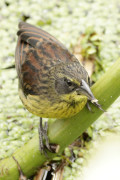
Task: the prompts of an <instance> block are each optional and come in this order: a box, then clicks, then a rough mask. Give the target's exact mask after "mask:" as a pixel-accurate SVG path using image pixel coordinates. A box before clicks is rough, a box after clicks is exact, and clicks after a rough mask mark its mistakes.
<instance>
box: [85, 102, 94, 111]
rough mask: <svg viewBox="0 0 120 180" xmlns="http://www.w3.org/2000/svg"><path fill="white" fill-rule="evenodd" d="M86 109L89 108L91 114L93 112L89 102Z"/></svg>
mask: <svg viewBox="0 0 120 180" xmlns="http://www.w3.org/2000/svg"><path fill="white" fill-rule="evenodd" d="M86 107H87V109H88V110H89V111H90V112H93V111H92V109H91V107H90V104H89V101H87V104H86Z"/></svg>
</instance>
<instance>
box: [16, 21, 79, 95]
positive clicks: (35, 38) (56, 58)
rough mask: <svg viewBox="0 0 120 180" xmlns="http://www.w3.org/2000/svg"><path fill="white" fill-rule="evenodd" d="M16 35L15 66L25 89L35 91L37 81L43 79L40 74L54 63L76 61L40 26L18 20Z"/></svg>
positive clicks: (46, 71) (45, 72) (44, 72)
mask: <svg viewBox="0 0 120 180" xmlns="http://www.w3.org/2000/svg"><path fill="white" fill-rule="evenodd" d="M17 35H18V43H17V47H16V55H15V59H16V68H17V72H18V77H19V79H20V81H21V84H22V86H23V85H24V86H25V87H26V88H27V90H26V91H29V92H31V93H32V92H33V89H34V91H35V90H36V89H37V87H36V85H37V84H39V83H38V81H40V82H41V81H42V79H44V78H43V77H41V76H45V74H46V75H47V74H48V70H49V69H50V68H51V67H53V66H54V65H56V64H58V63H61V62H62V63H66V62H67V63H70V62H73V61H76V58H75V57H74V56H73V55H72V54H71V53H70V52H69V51H68V50H67V49H66V48H65V47H64V45H63V44H62V43H60V42H59V41H58V40H57V39H56V38H54V37H53V36H51V35H50V34H49V33H47V32H45V31H44V30H42V29H40V28H37V27H35V26H32V25H30V24H28V23H25V22H20V23H19V31H18V33H17ZM41 83H42V82H41ZM37 86H38V85H37ZM25 87H24V88H25ZM31 87H32V90H30V89H31Z"/></svg>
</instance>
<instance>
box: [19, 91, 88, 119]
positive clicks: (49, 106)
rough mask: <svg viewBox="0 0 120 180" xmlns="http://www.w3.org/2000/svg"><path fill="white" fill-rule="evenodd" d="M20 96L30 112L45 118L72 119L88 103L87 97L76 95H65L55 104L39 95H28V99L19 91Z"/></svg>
mask: <svg viewBox="0 0 120 180" xmlns="http://www.w3.org/2000/svg"><path fill="white" fill-rule="evenodd" d="M19 95H20V98H21V100H22V102H23V104H24V106H25V107H26V109H27V110H28V111H30V112H31V113H33V114H35V115H37V116H39V117H45V118H67V117H71V116H73V115H75V114H77V113H78V112H79V111H80V110H82V109H83V107H84V106H85V104H86V102H87V97H86V96H80V95H79V96H76V94H72V95H71V96H70V95H64V96H62V99H61V100H60V101H59V102H58V101H56V102H55V101H54V103H53V102H50V101H48V99H47V98H44V99H43V98H41V97H40V96H37V95H28V96H27V97H26V96H25V95H24V94H23V92H22V90H20V91H19Z"/></svg>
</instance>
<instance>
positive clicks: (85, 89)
mask: <svg viewBox="0 0 120 180" xmlns="http://www.w3.org/2000/svg"><path fill="white" fill-rule="evenodd" d="M77 93H78V94H79V95H85V96H87V97H88V99H89V100H90V101H91V102H92V103H95V102H98V100H97V99H96V98H95V97H94V95H93V93H92V91H91V89H90V87H89V86H88V84H87V83H86V82H85V81H84V80H83V79H82V85H81V86H80V88H79V89H77Z"/></svg>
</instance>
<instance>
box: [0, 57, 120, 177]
mask: <svg viewBox="0 0 120 180" xmlns="http://www.w3.org/2000/svg"><path fill="white" fill-rule="evenodd" d="M92 91H93V94H94V95H95V97H96V98H97V99H98V100H99V103H100V104H102V107H103V109H104V110H106V109H107V108H108V107H109V106H110V105H111V104H112V103H113V102H114V101H115V100H116V99H117V98H118V97H119V95H120V59H119V60H118V61H116V62H115V63H114V65H113V66H112V67H111V68H110V69H109V70H108V71H107V72H106V73H105V74H104V75H103V76H102V77H101V78H100V79H99V80H98V81H97V83H95V84H94V85H93V87H92ZM91 107H92V110H93V111H94V113H91V112H89V111H88V110H87V108H84V109H83V110H82V111H81V112H80V113H78V114H77V115H76V116H74V117H72V118H69V119H60V120H56V121H55V122H53V123H52V124H50V125H49V132H48V135H49V138H50V142H52V143H57V144H59V145H60V150H59V154H61V153H62V151H63V150H64V148H65V147H66V146H68V145H69V144H71V143H72V142H73V141H74V140H75V139H76V138H77V137H78V136H80V135H81V133H83V132H84V131H85V130H86V129H87V128H88V127H89V126H90V125H91V124H92V123H93V122H94V121H95V120H97V119H98V117H100V115H101V114H102V113H103V112H102V111H101V110H99V109H97V108H96V107H95V106H93V105H91ZM13 156H14V157H15V158H16V159H17V160H18V162H19V164H20V166H21V168H22V170H23V172H24V174H25V175H26V176H27V177H30V176H31V175H32V174H34V173H35V172H36V171H37V170H38V168H39V167H40V166H41V165H43V163H44V162H45V161H47V159H46V157H45V156H44V155H41V154H40V152H39V141H38V135H36V136H35V137H34V138H33V139H31V140H30V141H29V142H28V143H27V144H25V145H24V146H23V147H21V148H20V149H18V150H17V151H16V152H15V153H14V154H13ZM48 156H49V160H50V159H52V158H53V157H54V156H56V154H52V153H48ZM18 178H19V173H18V169H17V165H16V162H15V161H14V160H13V158H12V157H9V158H6V159H3V160H1V161H0V180H13V179H14V180H18Z"/></svg>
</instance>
